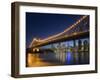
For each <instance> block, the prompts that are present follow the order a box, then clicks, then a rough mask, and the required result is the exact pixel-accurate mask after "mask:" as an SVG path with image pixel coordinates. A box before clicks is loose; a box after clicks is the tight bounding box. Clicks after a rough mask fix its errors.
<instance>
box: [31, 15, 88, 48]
mask: <svg viewBox="0 0 100 80" xmlns="http://www.w3.org/2000/svg"><path fill="white" fill-rule="evenodd" d="M87 37H89V17H88V16H86V15H85V16H82V17H81V18H80V19H79V20H77V21H76V22H75V23H74V24H72V25H71V26H69V27H68V28H67V29H65V30H64V31H63V32H60V33H59V34H56V35H52V36H49V37H47V38H45V39H36V38H34V39H33V40H32V42H31V44H30V45H29V48H31V49H33V48H36V47H41V46H45V45H48V44H51V43H57V42H63V41H69V40H75V39H83V38H87Z"/></svg>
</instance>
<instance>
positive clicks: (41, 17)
mask: <svg viewBox="0 0 100 80" xmlns="http://www.w3.org/2000/svg"><path fill="white" fill-rule="evenodd" d="M82 16H83V15H67V14H51V13H29V12H27V13H26V46H27V47H28V46H29V44H30V43H31V41H32V39H33V38H41V39H43V38H46V37H48V36H52V35H54V34H57V33H59V32H62V31H63V30H65V29H66V28H68V27H69V26H71V25H72V24H73V23H75V22H76V21H77V20H78V19H80V18H81V17H82Z"/></svg>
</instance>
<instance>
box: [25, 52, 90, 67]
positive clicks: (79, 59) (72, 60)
mask: <svg viewBox="0 0 100 80" xmlns="http://www.w3.org/2000/svg"><path fill="white" fill-rule="evenodd" d="M61 56H62V54H60V55H59V56H57V54H55V53H51V52H50V53H38V56H37V54H31V55H30V54H29V56H28V58H27V59H28V63H27V64H29V66H49V65H52V66H53V65H58V64H59V65H78V64H89V52H80V53H79V52H70V51H68V52H66V53H65V57H64V56H62V57H61ZM59 58H60V59H59ZM64 58H65V61H64ZM37 63H38V64H37Z"/></svg>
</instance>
